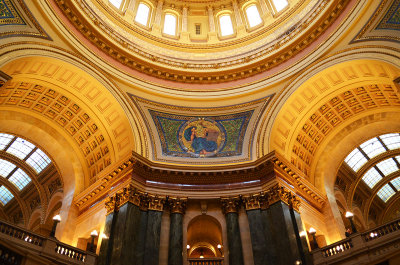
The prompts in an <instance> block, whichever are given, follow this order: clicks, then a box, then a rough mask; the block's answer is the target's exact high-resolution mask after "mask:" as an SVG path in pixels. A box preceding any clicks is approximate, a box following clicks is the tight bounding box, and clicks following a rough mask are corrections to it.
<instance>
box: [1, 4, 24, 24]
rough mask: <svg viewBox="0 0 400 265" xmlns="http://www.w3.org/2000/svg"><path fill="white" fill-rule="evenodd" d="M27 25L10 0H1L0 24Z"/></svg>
mask: <svg viewBox="0 0 400 265" xmlns="http://www.w3.org/2000/svg"><path fill="white" fill-rule="evenodd" d="M5 25H26V23H25V21H24V20H23V19H22V17H21V15H20V14H19V13H18V11H17V9H16V8H15V7H14V5H13V3H12V2H11V1H10V0H0V26H5Z"/></svg>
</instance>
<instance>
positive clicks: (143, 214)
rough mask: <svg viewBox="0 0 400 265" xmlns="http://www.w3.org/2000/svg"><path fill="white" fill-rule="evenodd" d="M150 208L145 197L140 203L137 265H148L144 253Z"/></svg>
mask: <svg viewBox="0 0 400 265" xmlns="http://www.w3.org/2000/svg"><path fill="white" fill-rule="evenodd" d="M148 206H149V205H148V197H147V195H145V196H143V198H142V200H141V203H140V230H139V234H138V242H139V244H136V250H135V258H136V265H146V264H145V263H144V252H145V242H146V232H147V222H148Z"/></svg>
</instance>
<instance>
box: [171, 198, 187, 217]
mask: <svg viewBox="0 0 400 265" xmlns="http://www.w3.org/2000/svg"><path fill="white" fill-rule="evenodd" d="M186 203H187V198H169V200H168V205H169V207H170V209H171V213H180V214H185V211H186Z"/></svg>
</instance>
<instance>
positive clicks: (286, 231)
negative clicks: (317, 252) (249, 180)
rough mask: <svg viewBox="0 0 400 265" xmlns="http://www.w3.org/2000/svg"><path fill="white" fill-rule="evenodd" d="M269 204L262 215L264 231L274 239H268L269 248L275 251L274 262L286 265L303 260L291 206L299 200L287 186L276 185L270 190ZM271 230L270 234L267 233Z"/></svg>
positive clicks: (278, 264) (272, 254) (273, 254)
mask: <svg viewBox="0 0 400 265" xmlns="http://www.w3.org/2000/svg"><path fill="white" fill-rule="evenodd" d="M267 197H268V206H267V209H266V210H263V211H264V213H262V216H263V217H264V218H265V219H263V223H264V233H265V234H266V235H270V236H271V239H272V241H267V249H268V248H271V249H273V250H274V253H271V257H272V259H273V260H274V262H273V264H276V265H286V264H295V262H296V261H301V260H302V258H301V253H300V249H301V248H302V247H301V246H299V245H298V240H297V237H298V236H299V234H298V231H296V229H295V226H294V223H296V224H297V221H296V220H293V219H292V215H291V209H290V208H291V207H293V205H297V206H295V207H296V208H297V207H298V204H299V200H298V199H297V198H296V197H295V196H294V195H293V194H292V193H291V192H290V191H288V190H287V189H286V188H284V187H281V186H279V185H276V186H274V187H272V188H271V189H269V190H268V192H267ZM266 231H269V233H270V234H268V233H266Z"/></svg>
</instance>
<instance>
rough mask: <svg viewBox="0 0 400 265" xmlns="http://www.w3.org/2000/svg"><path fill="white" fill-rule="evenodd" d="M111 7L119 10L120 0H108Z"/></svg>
mask: <svg viewBox="0 0 400 265" xmlns="http://www.w3.org/2000/svg"><path fill="white" fill-rule="evenodd" d="M108 1H109V2H110V3H111V4H112V5H113V6H115V7H116V8H118V9H120V8H121V5H122V0H108Z"/></svg>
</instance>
